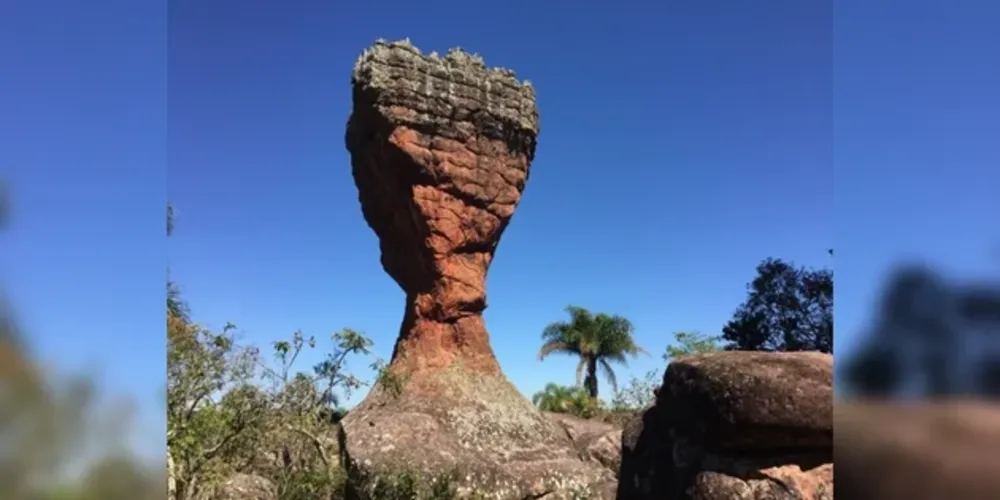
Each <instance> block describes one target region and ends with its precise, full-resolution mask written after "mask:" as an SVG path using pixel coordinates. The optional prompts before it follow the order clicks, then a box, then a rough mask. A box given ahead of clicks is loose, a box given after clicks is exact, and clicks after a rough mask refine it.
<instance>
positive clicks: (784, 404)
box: [661, 351, 833, 449]
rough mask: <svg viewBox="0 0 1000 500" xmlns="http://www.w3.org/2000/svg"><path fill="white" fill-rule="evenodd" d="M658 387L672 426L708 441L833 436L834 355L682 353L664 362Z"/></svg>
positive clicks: (825, 440)
mask: <svg viewBox="0 0 1000 500" xmlns="http://www.w3.org/2000/svg"><path fill="white" fill-rule="evenodd" d="M663 387H665V388H666V389H667V394H665V397H666V399H668V400H669V401H668V402H669V404H671V405H672V406H673V407H674V411H672V412H671V416H672V417H673V418H674V419H675V421H674V422H673V425H674V426H675V427H677V430H678V431H679V432H683V433H684V434H685V435H687V436H688V437H690V438H692V439H694V440H696V441H698V442H701V443H703V444H705V445H707V446H710V447H713V448H729V449H747V448H755V447H764V448H767V449H775V448H781V447H785V446H788V447H802V446H828V445H829V443H830V440H831V439H832V438H833V358H832V357H831V356H830V355H827V354H822V353H818V352H817V353H813V352H805V353H800V352H797V353H772V352H740V351H728V352H716V353H708V354H702V355H698V356H689V357H681V358H679V359H677V360H675V361H674V362H672V363H671V364H670V366H668V367H667V373H666V374H665V376H664V385H663ZM661 391H662V389H661Z"/></svg>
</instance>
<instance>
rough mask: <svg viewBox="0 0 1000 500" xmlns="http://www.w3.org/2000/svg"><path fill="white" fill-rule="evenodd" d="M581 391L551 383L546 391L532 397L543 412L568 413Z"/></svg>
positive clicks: (546, 387) (532, 400)
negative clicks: (578, 392) (577, 393)
mask: <svg viewBox="0 0 1000 500" xmlns="http://www.w3.org/2000/svg"><path fill="white" fill-rule="evenodd" d="M577 391H579V389H578V388H576V387H567V386H564V385H559V384H555V383H551V382H550V383H549V384H548V385H546V386H545V389H543V390H541V391H539V392H536V393H535V395H534V396H532V397H531V402H532V403H535V406H537V407H538V409H539V410H542V411H550V412H556V413H560V412H566V411H568V410H569V409H570V406H572V404H573V397H574V396H575V395H576V394H575V393H576V392H577Z"/></svg>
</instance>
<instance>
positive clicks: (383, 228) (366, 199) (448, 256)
mask: <svg viewBox="0 0 1000 500" xmlns="http://www.w3.org/2000/svg"><path fill="white" fill-rule="evenodd" d="M352 82H353V88H354V107H353V110H352V113H351V118H350V120H349V122H348V125H347V134H346V144H347V149H348V151H350V153H351V166H352V172H353V174H354V180H355V183H356V184H357V186H358V191H359V194H360V200H361V209H362V212H363V213H364V217H365V220H366V221H367V222H368V225H369V226H371V228H372V229H373V230H374V231H375V233H376V234H377V235H378V237H379V242H380V248H381V252H382V266H383V267H384V268H385V271H386V272H387V273H388V274H389V275H390V276H392V278H393V279H394V280H395V281H396V282H397V283H398V284H399V286H400V287H402V288H403V290H404V291H405V292H406V295H407V299H406V302H407V303H406V317H405V319H404V322H403V328H402V331H401V332H400V338H399V341H398V344H397V346H396V353H395V354H394V359H393V363H394V364H395V365H397V366H401V365H404V364H405V365H407V368H408V369H424V368H440V367H444V366H448V365H450V364H451V362H452V361H454V360H455V359H456V358H459V357H460V358H463V362H464V363H465V365H466V367H467V368H468V369H471V370H477V371H483V372H487V373H499V367H498V366H497V364H496V359H495V357H494V356H493V352H492V350H491V349H490V345H489V339H488V336H487V334H486V328H485V326H484V324H483V319H482V312H483V310H484V309H485V308H486V290H485V280H486V271H487V269H488V268H489V265H490V262H491V261H492V260H493V253H494V251H495V250H496V247H497V243H498V242H499V241H500V236H501V234H503V231H504V229H505V228H506V227H507V224H508V222H510V218H511V216H512V215H513V214H514V208H515V207H516V206H517V204H518V202H519V201H520V199H521V193H522V191H523V190H524V186H525V183H526V181H527V179H528V170H529V168H530V165H531V160H532V159H533V158H534V156H535V141H536V137H537V135H538V111H537V108H536V106H535V93H534V90H533V89H532V87H531V86H530V85H529V84H525V83H522V82H520V81H518V80H517V79H516V78H515V76H514V73H513V72H511V71H508V70H503V69H489V68H487V67H486V65H485V64H484V62H483V60H482V58H480V57H478V56H475V55H471V54H467V53H465V52H462V51H460V50H453V51H451V52H449V53H448V55H446V56H443V57H439V56H436V55H434V56H425V55H422V54H421V53H420V52H419V51H418V50H417V49H415V48H414V47H413V46H412V45H410V44H409V43H407V42H397V43H381V42H379V43H376V44H375V45H374V46H373V47H371V48H370V49H368V50H366V51H365V52H364V54H362V56H361V57H360V59H358V62H357V64H356V66H355V68H354V74H353V77H352Z"/></svg>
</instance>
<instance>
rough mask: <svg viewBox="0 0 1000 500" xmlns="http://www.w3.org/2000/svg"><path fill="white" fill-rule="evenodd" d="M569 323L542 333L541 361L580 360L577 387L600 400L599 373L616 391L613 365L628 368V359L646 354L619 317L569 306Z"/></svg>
mask: <svg viewBox="0 0 1000 500" xmlns="http://www.w3.org/2000/svg"><path fill="white" fill-rule="evenodd" d="M566 312H567V313H569V316H570V321H568V322H567V321H559V322H555V323H551V324H549V325H548V326H546V327H545V330H543V331H542V340H543V343H542V348H541V350H540V351H539V352H538V359H539V360H544V359H545V357H546V356H548V355H550V354H553V353H562V354H569V355H571V356H576V357H578V358H580V362H579V364H578V365H577V369H576V381H577V385H581V381H582V386H583V387H584V389H586V391H587V394H588V395H590V397H591V398H597V395H598V387H597V371H598V368H600V370H601V372H602V373H603V375H604V376H605V378H607V380H608V382H609V383H610V384H611V387H612V390H616V389H617V386H618V384H617V381H616V380H615V372H614V370H613V369H612V368H611V363H618V364H621V365H627V364H628V360H627V358H628V357H633V358H634V357H636V356H638V355H639V353H643V352H645V351H643V349H642V348H641V347H639V346H638V345H637V344H636V343H635V340H634V339H633V338H632V335H633V331H634V329H633V327H632V323H631V322H630V321H629V320H628V319H626V318H624V317H622V316H617V315H609V314H605V313H598V314H593V313H591V312H590V311H588V310H587V309H584V308H582V307H577V306H567V307H566Z"/></svg>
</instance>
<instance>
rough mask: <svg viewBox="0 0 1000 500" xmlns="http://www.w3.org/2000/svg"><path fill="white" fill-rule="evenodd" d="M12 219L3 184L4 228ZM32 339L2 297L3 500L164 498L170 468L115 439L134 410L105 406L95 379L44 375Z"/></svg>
mask: <svg viewBox="0 0 1000 500" xmlns="http://www.w3.org/2000/svg"><path fill="white" fill-rule="evenodd" d="M8 214H9V204H8V196H7V190H6V186H5V185H3V184H0V229H3V227H4V226H5V225H6V223H7V222H8V217H7V216H8ZM25 341H26V336H25V335H24V334H23V332H21V331H19V329H18V328H17V324H16V322H15V316H14V314H13V311H12V310H11V306H10V303H9V301H8V300H7V298H6V296H0V498H3V499H4V500H119V499H121V500H159V499H162V498H163V493H164V484H165V474H164V468H163V464H162V462H161V463H159V464H149V463H144V462H143V461H141V460H139V459H138V458H137V457H136V456H134V455H132V454H131V453H130V452H129V451H128V450H127V447H125V446H121V445H122V444H123V443H120V442H116V441H115V440H113V439H111V438H112V437H115V436H116V434H118V435H120V434H121V433H120V431H121V428H122V426H123V425H125V424H127V423H128V422H126V420H127V418H128V414H127V412H122V411H120V410H121V408H118V407H113V406H111V407H110V408H109V405H106V404H105V403H104V402H103V401H100V400H98V396H99V391H98V388H97V387H96V386H95V384H94V381H93V380H92V379H91V378H90V377H86V376H65V375H62V374H59V373H51V372H49V371H46V370H44V369H42V367H41V366H40V365H39V364H38V362H37V361H36V360H35V359H33V356H32V355H31V354H32V353H31V352H30V350H29V349H28V346H27V345H26V342H25ZM116 445H117V446H116ZM81 469H82V470H81Z"/></svg>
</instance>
